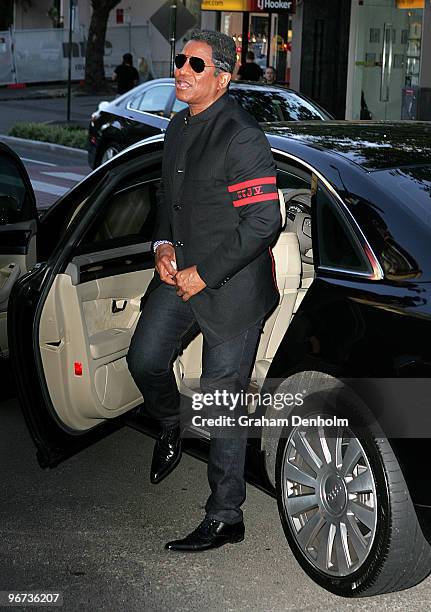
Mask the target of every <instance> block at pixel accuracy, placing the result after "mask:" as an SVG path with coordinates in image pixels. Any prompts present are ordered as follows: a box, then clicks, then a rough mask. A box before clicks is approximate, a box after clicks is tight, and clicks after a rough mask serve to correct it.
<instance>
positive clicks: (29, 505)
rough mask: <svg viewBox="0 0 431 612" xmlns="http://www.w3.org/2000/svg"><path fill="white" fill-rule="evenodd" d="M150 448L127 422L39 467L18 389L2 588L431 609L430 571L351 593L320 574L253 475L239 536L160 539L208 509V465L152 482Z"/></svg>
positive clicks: (0, 443) (9, 426) (5, 493)
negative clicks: (168, 546) (334, 589)
mask: <svg viewBox="0 0 431 612" xmlns="http://www.w3.org/2000/svg"><path fill="white" fill-rule="evenodd" d="M152 448H153V441H152V440H151V439H150V438H148V437H146V436H145V435H143V434H141V433H139V432H137V431H135V430H132V429H129V428H124V429H122V430H120V431H118V432H116V433H115V434H113V435H111V436H110V437H108V438H106V439H104V440H102V441H101V442H99V443H97V444H96V445H94V446H92V447H90V448H89V449H86V450H85V451H83V452H81V453H80V454H79V455H77V456H75V457H72V458H71V459H69V460H68V461H67V462H65V463H63V464H61V465H60V466H58V467H57V468H56V469H54V470H49V471H44V470H41V469H40V468H39V467H38V465H37V463H36V458H35V450H34V447H33V443H32V441H31V440H30V437H29V434H28V432H27V430H26V426H25V424H24V420H23V418H22V416H21V413H20V410H19V407H18V403H17V401H16V400H14V399H13V398H12V399H9V400H8V401H4V402H2V403H0V465H1V470H2V477H1V480H0V492H1V499H2V503H1V505H0V541H1V546H0V590H19V591H21V592H23V591H28V590H43V589H51V590H52V589H58V590H60V591H62V592H63V595H64V605H63V608H62V609H63V610H65V611H66V612H69V611H74V610H82V609H86V610H97V611H99V610H109V612H116V611H119V612H120V611H121V612H123V611H127V612H134V611H135V610H136V611H142V610H151V611H155V612H157V611H160V612H161V611H163V612H166V611H168V612H169V611H175V612H180V611H183V610H184V611H188V612H193V611H199V612H201V611H202V610H209V611H210V612H212V611H215V612H219V611H220V612H222V611H223V612H228V611H235V612H240V611H242V610H244V611H245V610H249V611H258V612H260V611H262V612H267V611H269V610H271V611H274V612H278V611H280V612H281V611H290V610H295V611H296V610H298V611H299V610H307V611H310V610H316V611H317V610H322V609H325V610H326V611H328V612H335V611H339V610H358V611H359V610H367V611H369V610H376V611H377V610H392V611H396V610H399V611H403V612H405V611H409V612H410V611H411V612H413V611H416V610H417V611H419V610H420V611H421V612H422V611H423V610H426V609H428V607H429V602H431V580H429V579H428V580H426V581H425V582H423V583H422V584H420V585H418V586H417V587H415V588H413V589H410V590H409V591H404V592H402V593H396V594H390V595H385V596H380V597H373V598H369V599H368V598H367V599H355V600H345V599H341V598H339V597H336V596H334V595H331V594H330V593H327V592H326V591H324V590H323V589H321V588H320V587H318V586H317V585H315V584H314V583H313V582H312V581H311V580H310V579H309V578H308V577H307V576H306V575H305V574H304V572H303V571H302V570H301V569H300V567H299V566H298V564H297V563H296V561H295V559H294V557H293V555H292V553H291V552H290V550H289V548H288V546H287V544H286V541H285V539H284V535H283V532H282V529H281V526H280V522H279V518H278V512H277V506H276V503H275V501H274V500H273V499H272V498H271V497H269V496H267V495H266V494H264V493H263V492H261V491H259V490H257V489H255V488H254V487H252V486H249V487H248V493H247V501H246V503H245V504H244V511H245V520H246V529H247V533H246V539H245V541H244V542H242V543H241V544H235V545H228V546H224V547H223V548H220V549H218V550H214V551H210V552H207V553H200V554H194V555H193V554H192V555H186V554H180V553H172V552H169V551H165V550H164V549H163V544H164V542H166V541H167V540H169V539H172V538H175V537H178V536H182V535H184V534H186V533H187V532H188V531H189V530H191V528H194V527H195V526H196V525H197V524H198V522H199V521H200V520H201V518H202V516H203V506H204V503H205V500H206V497H207V495H208V484H207V480H206V466H205V464H204V463H202V462H200V461H198V460H196V459H193V458H191V457H189V456H187V455H186V456H184V457H183V459H182V461H181V463H180V465H179V466H178V468H177V469H176V470H175V472H173V474H171V475H170V476H169V477H168V478H167V479H166V480H165V481H163V482H162V483H160V484H159V485H157V486H152V485H150V483H149V479H148V473H149V468H150V460H151V453H152ZM427 602H428V604H427ZM27 609H29V610H30V609H31V608H27ZM44 609H46V608H44Z"/></svg>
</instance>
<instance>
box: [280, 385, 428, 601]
mask: <svg viewBox="0 0 431 612" xmlns="http://www.w3.org/2000/svg"><path fill="white" fill-rule="evenodd" d="M323 376H325V375H323ZM322 380H323V379H322ZM325 383H326V389H325V390H324V391H323V392H319V391H317V392H316V393H311V394H308V393H307V396H308V397H307V398H306V399H304V403H303V405H302V406H301V407H300V408H298V407H297V408H295V409H294V411H293V413H294V414H295V415H297V416H298V417H301V418H311V417H313V418H316V419H317V417H318V416H320V417H321V418H323V419H330V420H331V419H332V420H333V419H335V418H336V419H342V418H348V420H349V426H348V427H341V428H340V429H336V427H335V426H334V428H332V427H330V426H329V427H326V426H323V427H321V428H320V429H319V427H316V428H313V427H307V426H304V425H303V424H302V425H301V424H300V425H298V424H296V421H295V425H293V424H292V419H291V418H290V419H289V425H288V426H286V427H284V429H283V431H282V435H281V437H280V439H279V442H278V449H277V458H276V470H275V482H276V493H277V503H278V509H279V513H280V518H281V522H282V526H283V530H284V533H285V535H286V538H287V540H288V543H289V545H290V548H291V550H292V552H293V553H294V555H295V557H296V559H297V561H298V562H299V564H300V565H301V566H302V568H303V569H304V570H305V572H306V573H307V574H308V575H309V576H310V577H311V578H312V579H313V580H314V581H315V582H316V583H318V584H319V585H320V586H322V587H323V588H325V589H327V590H328V591H330V592H332V593H335V594H336V595H340V596H344V597H363V596H372V595H379V594H382V593H388V592H392V591H399V590H403V589H407V588H409V587H412V586H414V585H416V584H418V583H419V582H421V581H422V580H423V579H424V578H426V577H427V576H428V574H429V573H430V571H431V547H430V545H429V544H428V542H427V540H426V539H425V537H424V535H423V533H422V530H421V528H420V525H419V522H418V519H417V516H416V512H415V510H414V506H413V503H412V501H411V498H410V495H409V492H408V488H407V485H406V482H405V480H404V477H403V473H402V471H401V468H400V465H399V463H398V461H397V458H396V456H395V454H394V452H393V450H392V447H391V445H390V443H389V442H388V440H387V439H386V438H385V437H384V436H383V435H382V432H381V430H379V428H378V426H377V425H376V423H375V421H374V420H373V419H372V418H371V413H370V412H369V411H368V412H367V409H366V408H364V407H363V406H361V407H360V409H359V410H358V404H359V402H358V399H357V398H354V400H353V401H352V393H351V391H350V390H347V388H346V387H345V386H344V385H343V384H342V383H340V382H338V381H336V380H335V379H333V383H332V388H331V385H329V387H328V384H327V378H326V380H325ZM288 390H289V385H288V381H285V382H284V383H283V384H282V385H281V386H280V387H279V391H284V392H288ZM353 406H354V407H353ZM310 449H311V450H310ZM316 456H317V459H316ZM319 462H320V463H321V465H320V466H319ZM352 462H353V463H352ZM347 464H349V465H347ZM350 464H351V465H350ZM298 470H299V471H298ZM359 476H360V479H359V480H357V479H358V478H359ZM307 498H308V499H307ZM363 521H364V522H363Z"/></svg>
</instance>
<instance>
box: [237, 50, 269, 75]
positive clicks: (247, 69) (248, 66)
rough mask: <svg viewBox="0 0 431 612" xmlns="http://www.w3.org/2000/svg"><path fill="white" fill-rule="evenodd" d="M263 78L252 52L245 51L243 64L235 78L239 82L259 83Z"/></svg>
mask: <svg viewBox="0 0 431 612" xmlns="http://www.w3.org/2000/svg"><path fill="white" fill-rule="evenodd" d="M262 77H263V70H262V68H261V67H260V66H258V65H257V64H256V62H255V61H254V53H253V51H247V53H246V56H245V64H242V65H241V66H240V68H239V70H238V75H237V78H238V79H241V81H260V79H261V78H262Z"/></svg>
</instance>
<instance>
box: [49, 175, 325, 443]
mask: <svg viewBox="0 0 431 612" xmlns="http://www.w3.org/2000/svg"><path fill="white" fill-rule="evenodd" d="M298 181H299V183H298ZM278 182H279V185H280V189H279V195H280V207H281V216H282V223H283V226H282V231H281V233H280V235H279V237H278V240H277V242H276V244H275V245H274V247H273V255H274V260H275V270H276V279H277V284H278V288H279V291H280V301H279V303H278V305H277V307H276V308H275V310H274V311H273V312H272V314H271V315H270V316H269V318H268V319H267V320H266V322H265V324H264V328H263V333H262V335H261V339H260V342H259V346H258V350H257V356H256V362H255V366H254V369H253V373H252V379H251V384H252V385H253V386H254V388H256V387H257V388H260V387H261V385H262V383H263V381H264V379H265V376H266V374H267V371H268V369H269V366H270V364H271V361H272V359H273V357H274V355H275V353H276V351H277V348H278V345H279V343H280V341H281V339H282V338H283V336H284V333H285V331H286V329H287V327H288V325H289V323H290V321H291V319H292V317H293V316H294V315H295V312H296V310H297V309H298V306H299V304H300V303H301V301H302V299H303V297H304V295H305V292H306V291H307V289H308V288H309V286H310V285H311V282H312V280H313V275H314V268H313V265H312V252H311V232H310V231H309V230H310V220H311V217H310V193H311V192H310V188H309V184H310V183H311V177H310V176H308V177H303V178H301V180H299V179H298V177H297V176H295V175H292V174H289V173H288V172H279V179H278ZM157 183H158V181H157V180H147V181H142V180H141V181H138V182H137V181H130V180H129V181H126V184H125V185H123V186H120V188H117V189H116V190H115V193H114V194H113V195H112V197H111V198H110V200H109V201H108V202H107V204H106V205H105V206H104V212H103V214H102V215H100V216H99V217H98V219H97V220H96V222H95V223H94V224H93V225H92V226H91V227H90V229H89V230H88V231H87V233H86V235H85V236H84V237H83V239H82V241H81V244H80V246H79V247H78V250H77V254H76V255H75V257H73V259H72V260H71V261H70V262H69V264H68V266H67V268H66V270H65V271H64V272H63V273H61V274H58V275H57V276H56V278H55V281H54V283H53V285H52V287H51V288H50V291H49V294H48V296H47V299H46V301H45V304H44V307H43V311H42V316H41V322H40V327H39V343H40V351H41V358H42V363H43V371H44V375H45V378H46V383H47V387H48V390H49V394H50V396H51V400H52V404H53V406H54V407H55V410H56V411H57V414H58V417H59V418H60V420H61V422H62V423H63V424H64V425H66V427H67V428H70V429H71V430H75V431H76V430H80V431H84V430H87V429H89V428H91V427H93V426H95V425H96V424H97V423H99V422H101V421H102V420H104V419H107V418H111V417H116V416H119V415H120V414H122V413H124V412H127V411H128V410H130V409H132V408H133V407H135V406H137V405H139V404H140V403H141V402H142V396H141V394H140V392H139V390H138V389H137V387H136V385H135V383H134V381H133V379H132V377H131V375H130V373H129V371H128V367H127V363H126V355H127V351H128V347H129V345H130V341H131V338H132V335H133V332H134V329H135V327H136V324H137V321H138V319H139V316H140V301H141V297H142V296H143V294H144V293H145V290H146V287H147V286H148V284H149V282H150V280H151V278H152V276H153V268H152V265H153V264H152V261H153V258H152V257H153V256H152V254H151V230H150V228H151V227H152V224H153V219H152V215H153V214H154V212H153V211H154V209H155V198H156V190H157ZM298 184H299V186H300V188H299V189H298V188H297V187H298ZM286 207H287V212H286ZM303 228H305V231H304V229H303ZM119 241H120V242H121V241H123V244H122V245H121V246H115V247H113V244H115V245H117V244H118V243H119ZM201 351H202V334H199V335H198V336H197V337H195V338H194V339H193V340H192V341H191V342H190V343H189V344H188V346H187V347H185V348H184V350H183V352H182V353H181V354H180V355H179V357H178V358H177V360H176V361H175V363H174V372H175V376H176V378H177V381H178V385H179V389H180V392H181V393H182V394H183V395H185V396H190V397H191V396H192V394H193V393H194V392H196V391H197V388H196V387H197V384H198V379H199V377H200V374H201ZM250 410H251V411H252V410H253V407H252V406H250Z"/></svg>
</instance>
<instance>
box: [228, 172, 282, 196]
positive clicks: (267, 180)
mask: <svg viewBox="0 0 431 612" xmlns="http://www.w3.org/2000/svg"><path fill="white" fill-rule="evenodd" d="M276 182H277V179H276V177H275V176H264V177H262V178H257V179H251V180H250V181H243V182H242V183H236V184H235V185H229V186H228V188H227V190H228V191H229V193H231V192H232V191H238V190H239V189H247V187H254V186H255V185H275V184H276Z"/></svg>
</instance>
